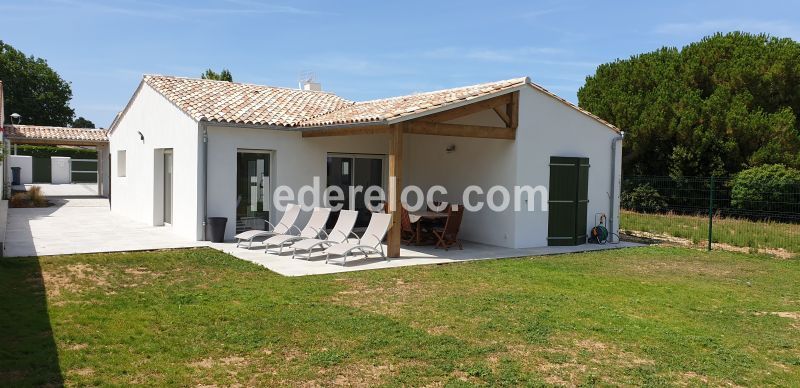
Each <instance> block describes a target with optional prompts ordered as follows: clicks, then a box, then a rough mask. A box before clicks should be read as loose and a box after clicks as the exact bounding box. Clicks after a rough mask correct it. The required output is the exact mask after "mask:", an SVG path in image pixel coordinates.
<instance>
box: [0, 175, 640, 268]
mask: <svg viewBox="0 0 800 388" xmlns="http://www.w3.org/2000/svg"><path fill="white" fill-rule="evenodd" d="M27 186H29V185H27ZM37 186H40V187H42V191H43V192H44V193H45V195H47V196H48V199H49V200H50V201H51V202H53V203H54V206H51V207H47V208H26V209H15V208H10V209H9V211H8V226H7V232H6V244H5V256H6V257H22V256H48V255H65V254H78V253H99V252H124V251H137V250H153V249H169V248H192V247H204V246H208V247H211V248H214V249H217V250H219V251H222V252H225V253H228V254H230V255H232V256H234V257H237V258H239V259H242V260H247V261H250V262H253V263H255V264H258V265H261V266H263V267H266V268H268V269H269V270H271V271H274V272H276V273H279V274H281V275H284V276H304V275H320V274H331V273H340V272H349V271H364V270H371V269H381V268H395V267H405V266H412V265H425V264H444V263H458V262H465V261H472V260H487V259H499V258H507V257H523V256H539V255H553V254H562V253H574V252H584V251H593V250H600V249H614V248H625V247H631V246H639V245H640V244H635V243H626V242H623V243H620V244H607V245H594V244H585V245H580V246H576V247H541V248H526V249H511V248H503V247H497V246H490V245H483V244H478V243H473V242H467V241H465V242H464V249H463V250H457V249H451V250H449V251H445V250H441V249H434V247H433V246H419V247H417V246H405V245H404V246H403V247H402V250H401V252H400V255H401V257H399V258H394V259H391V260H390V261H385V260H383V259H381V258H379V257H377V255H375V254H373V255H370V257H369V258H364V257H363V256H354V257H352V259H351V260H348V261H347V263H346V265H344V266H342V265H339V264H340V263H341V261H342V260H341V258H334V259H335V260H334V262H335V263H334V264H325V255H324V254H323V253H322V252H314V253H313V254H312V256H311V259H310V260H308V261H306V260H302V259H292V258H291V249H286V250H285V252H284V253H283V255H277V254H275V253H269V254H266V253H264V249H263V246H262V245H261V244H259V243H255V244H254V245H253V247H252V248H251V249H245V248H237V247H236V244H234V243H232V242H226V243H210V242H206V241H190V240H187V239H184V238H181V237H179V236H177V235H175V234H173V233H172V231H171V230H170V227H169V226H163V227H155V226H151V225H146V224H143V223H139V222H136V221H133V220H130V219H127V218H125V217H122V216H119V215H115V214H112V213H111V211H110V209H109V202H108V199H106V198H100V197H97V196H96V194H95V193H96V187H97V186H96V185H95V184H71V185H48V184H41V185H37ZM20 189H21V188H20ZM384 249H385V248H384Z"/></svg>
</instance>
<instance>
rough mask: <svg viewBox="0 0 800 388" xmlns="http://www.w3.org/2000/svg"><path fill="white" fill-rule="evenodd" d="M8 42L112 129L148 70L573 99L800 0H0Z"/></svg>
mask: <svg viewBox="0 0 800 388" xmlns="http://www.w3.org/2000/svg"><path fill="white" fill-rule="evenodd" d="M0 15H2V18H3V27H2V28H1V29H0V40H3V41H4V42H5V43H8V44H10V45H12V46H14V47H15V48H17V49H19V50H21V51H23V52H24V53H26V54H28V55H34V56H36V57H41V58H44V59H46V60H47V61H48V63H49V64H50V66H51V67H52V68H54V69H55V70H56V71H57V72H58V73H59V74H60V75H61V77H62V78H64V79H65V80H67V81H68V82H70V83H71V86H72V92H73V99H72V102H71V105H72V107H73V108H75V113H76V115H77V116H84V117H86V118H87V119H89V120H92V121H93V122H94V123H95V124H96V125H97V126H98V127H108V126H109V125H110V123H111V121H112V120H113V118H114V116H115V115H116V113H117V112H119V111H120V110H122V109H123V108H124V107H125V104H127V102H128V100H129V99H130V97H131V95H132V94H133V92H134V91H135V89H136V87H137V85H138V83H139V82H140V81H141V78H142V75H143V74H164V75H176V76H185V77H199V76H200V74H201V73H202V72H203V71H204V70H205V69H207V68H212V69H215V70H220V69H222V68H227V69H229V70H230V71H231V73H232V74H233V77H234V80H235V81H237V82H246V83H255V84H262V85H271V86H284V87H297V84H298V80H299V79H300V77H301V75H302V74H304V73H308V72H311V73H313V74H314V75H315V76H316V78H317V80H318V81H319V82H320V83H321V84H322V87H323V89H324V90H326V91H331V92H334V93H336V94H338V95H340V96H342V97H344V98H347V99H350V100H354V101H361V100H368V99H374V98H382V97H390V96H396V95H403V94H410V93H415V92H424V91H430V90H437V89H442V88H449V87H456V86H464V85H471V84H475V83H480V82H488V81H495V80H502V79H508V78H515V77H520V76H529V77H531V80H533V81H534V82H536V83H538V84H540V85H542V86H544V87H545V88H547V89H549V90H551V91H552V92H554V93H556V94H558V95H560V96H562V97H564V98H566V99H568V100H570V101H572V102H577V96H576V93H577V91H578V89H579V88H580V87H581V86H582V85H583V83H584V80H585V78H586V76H588V75H592V74H593V73H594V70H595V69H596V68H597V66H598V65H600V64H602V63H606V62H610V61H613V60H615V59H618V58H628V57H630V56H631V55H635V54H638V53H643V52H648V51H652V50H655V49H658V48H660V47H663V46H675V47H681V46H683V45H685V44H688V43H690V42H693V41H696V40H699V39H701V38H702V37H704V36H707V35H710V34H713V33H715V32H728V31H734V30H739V31H747V32H753V33H762V32H763V33H769V34H771V35H774V36H779V37H790V38H793V39H795V40H800V18H798V16H800V2H797V1H769V0H761V1H738V0H727V1H696V2H695V1H661V2H655V1H641V0H640V1H573V0H563V1H498V2H489V1H485V0H483V1H458V2H456V1H449V2H445V1H440V2H437V1H431V0H429V1H409V0H405V1H388V0H372V1H344V0H340V1H324V0H319V1H288V0H282V1H257V0H206V1H202V0H201V1H149V0H144V1H133V0H107V1H102V0H85V1H82V0H41V1H40V0H26V1H9V0H0Z"/></svg>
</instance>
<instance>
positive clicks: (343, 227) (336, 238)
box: [292, 210, 358, 260]
mask: <svg viewBox="0 0 800 388" xmlns="http://www.w3.org/2000/svg"><path fill="white" fill-rule="evenodd" d="M357 217H358V212H357V211H355V210H342V211H340V212H339V219H337V220H336V225H334V226H333V229H331V232H330V233H325V232H324V231H323V232H322V233H323V236H324V238H309V239H305V240H301V241H298V242H296V243H294V245H292V248H293V249H294V250H293V251H292V258H293V259H294V258H296V257H297V252H298V251H306V253H307V255H306V260H311V251H313V250H314V249H316V248H327V247H329V246H331V245H333V244H338V243H343V242H345V241H347V240H348V239H349V238H350V236H353V237H354V238H355V239H356V240H358V236H356V235H355V234H354V233H353V226H355V224H356V218H357Z"/></svg>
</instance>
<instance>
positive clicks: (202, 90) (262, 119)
mask: <svg viewBox="0 0 800 388" xmlns="http://www.w3.org/2000/svg"><path fill="white" fill-rule="evenodd" d="M144 82H145V83H147V84H148V85H150V86H151V87H152V88H153V89H155V90H156V91H157V92H159V93H161V94H162V95H163V96H164V97H166V98H167V99H168V100H170V101H172V103H174V104H175V105H176V106H177V107H178V108H180V109H181V110H183V111H184V112H186V113H187V114H189V116H191V117H192V118H194V119H195V120H197V121H216V122H223V123H237V124H254V125H276V126H294V125H296V124H297V123H298V122H300V121H302V120H306V119H310V118H312V117H315V116H319V115H321V114H323V113H327V112H331V111H334V110H337V109H341V108H343V107H345V106H349V105H352V104H353V102H352V101H348V100H345V99H343V98H341V97H339V96H337V95H335V94H331V93H326V92H316V91H306V90H299V89H288V88H277V87H271V86H261V85H252V84H243V83H237V82H227V81H213V80H205V79H194V78H181V77H169V76H159V75H146V76H145V77H144Z"/></svg>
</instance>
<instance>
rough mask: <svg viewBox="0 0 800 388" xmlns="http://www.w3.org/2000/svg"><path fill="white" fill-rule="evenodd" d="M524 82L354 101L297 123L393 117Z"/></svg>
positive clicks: (499, 90) (500, 83)
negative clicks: (351, 103)
mask: <svg viewBox="0 0 800 388" xmlns="http://www.w3.org/2000/svg"><path fill="white" fill-rule="evenodd" d="M527 82H530V80H529V79H528V78H527V77H522V78H514V79H509V80H504V81H496V82H488V83H483V84H478V85H471V86H464V87H460V88H453V89H444V90H437V91H434V92H427V93H419V94H411V95H407V96H400V97H392V98H384V99H379V100H371V101H364V102H357V103H355V104H353V105H351V106H348V107H346V108H343V109H339V110H337V111H333V112H330V113H326V114H324V115H322V116H318V117H316V118H312V119H309V120H305V121H303V122H301V123H299V126H302V127H314V126H325V125H337V124H352V123H367V122H382V121H389V120H395V119H399V118H402V117H405V116H410V115H413V114H416V113H421V112H425V111H429V110H433V109H436V108H440V107H444V106H446V105H449V104H454V103H460V102H465V101H468V100H473V99H476V98H480V97H484V96H488V95H491V94H495V93H499V92H502V91H504V90H507V89H511V88H514V87H517V86H520V85H525V83H527Z"/></svg>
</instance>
